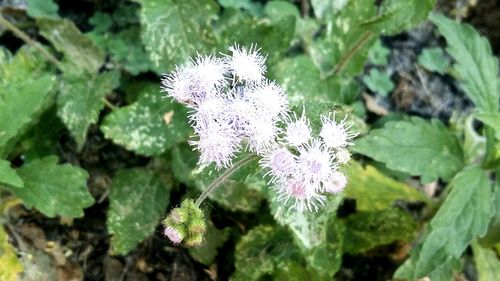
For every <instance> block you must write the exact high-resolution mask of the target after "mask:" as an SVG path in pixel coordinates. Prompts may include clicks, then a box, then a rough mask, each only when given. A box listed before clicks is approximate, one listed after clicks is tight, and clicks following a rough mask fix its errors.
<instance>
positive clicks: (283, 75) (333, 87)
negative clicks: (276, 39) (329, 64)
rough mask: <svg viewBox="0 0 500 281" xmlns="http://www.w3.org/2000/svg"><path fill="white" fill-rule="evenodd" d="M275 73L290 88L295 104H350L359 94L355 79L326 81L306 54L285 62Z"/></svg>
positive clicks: (286, 87)
mask: <svg viewBox="0 0 500 281" xmlns="http://www.w3.org/2000/svg"><path fill="white" fill-rule="evenodd" d="M272 70H273V73H274V75H275V76H276V79H277V80H278V82H279V83H280V84H281V86H283V87H284V88H285V89H286V91H287V93H288V100H289V101H290V103H291V104H295V105H297V104H302V103H303V102H305V101H311V100H313V101H333V102H338V103H349V102H352V101H353V100H354V99H355V98H356V97H357V96H358V94H359V88H358V87H357V85H356V84H355V83H354V82H353V80H352V79H341V78H339V77H335V76H329V77H326V78H323V77H321V74H320V72H319V70H318V69H317V68H316V67H315V66H314V63H313V62H312V60H311V59H310V58H309V57H307V56H304V55H301V56H297V57H294V58H287V59H284V60H282V61H281V62H280V63H278V64H277V65H276V66H274V67H273V69H272Z"/></svg>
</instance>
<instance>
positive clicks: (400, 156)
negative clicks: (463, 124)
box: [354, 117, 464, 183]
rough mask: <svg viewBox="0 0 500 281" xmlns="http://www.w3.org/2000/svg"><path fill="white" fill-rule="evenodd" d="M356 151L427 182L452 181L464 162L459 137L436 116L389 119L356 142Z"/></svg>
mask: <svg viewBox="0 0 500 281" xmlns="http://www.w3.org/2000/svg"><path fill="white" fill-rule="evenodd" d="M354 151H356V152H358V153H361V154H364V155H366V156H369V157H371V158H373V159H375V160H377V161H380V162H383V163H384V164H386V165H387V167H388V168H390V169H393V170H396V171H401V172H405V173H408V174H410V175H413V176H421V180H422V182H424V183H427V182H431V181H434V180H436V179H437V178H438V177H440V178H442V179H444V180H449V179H451V178H452V177H453V176H454V175H455V174H456V173H457V172H458V171H459V170H460V169H461V168H462V167H463V165H464V163H463V161H464V160H463V152H462V148H461V147H460V144H459V143H458V140H457V139H456V137H455V136H453V135H452V134H451V133H450V132H449V131H448V130H447V129H446V127H445V126H444V125H443V124H442V123H441V122H440V121H439V120H437V119H433V120H431V122H427V121H425V120H423V119H421V118H418V117H412V118H411V119H410V120H409V121H393V122H388V123H387V124H385V126H384V127H383V128H382V129H376V130H372V131H371V132H370V133H369V134H368V135H367V136H364V137H362V138H360V139H358V140H357V141H356V142H355V146H354Z"/></svg>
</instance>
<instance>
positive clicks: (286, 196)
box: [278, 178, 326, 212]
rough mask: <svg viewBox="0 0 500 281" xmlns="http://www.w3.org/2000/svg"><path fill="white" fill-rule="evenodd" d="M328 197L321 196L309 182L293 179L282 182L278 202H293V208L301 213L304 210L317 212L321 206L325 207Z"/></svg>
mask: <svg viewBox="0 0 500 281" xmlns="http://www.w3.org/2000/svg"><path fill="white" fill-rule="evenodd" d="M325 200H326V197H325V196H324V195H321V194H320V193H319V192H318V191H317V190H316V189H315V188H314V187H313V186H311V185H309V184H308V183H307V181H304V180H303V179H300V178H292V179H290V180H288V181H286V182H282V183H281V185H280V187H279V189H278V201H283V202H284V203H285V204H286V203H288V202H289V201H292V204H291V208H294V209H296V210H297V211H299V212H302V211H304V210H306V209H307V210H309V211H317V210H318V209H319V206H322V205H324V202H325Z"/></svg>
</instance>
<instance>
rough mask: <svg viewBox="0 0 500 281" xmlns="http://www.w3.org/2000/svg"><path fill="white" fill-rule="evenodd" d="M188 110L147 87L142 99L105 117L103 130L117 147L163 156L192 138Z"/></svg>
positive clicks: (142, 153) (142, 90)
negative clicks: (173, 147) (189, 137)
mask: <svg viewBox="0 0 500 281" xmlns="http://www.w3.org/2000/svg"><path fill="white" fill-rule="evenodd" d="M186 114H187V109H186V108H185V107H184V106H182V105H180V104H178V103H175V102H172V101H171V100H170V99H168V98H163V97H162V95H161V94H160V92H159V86H158V85H156V84H148V85H145V86H144V87H143V88H142V89H141V90H140V94H139V98H138V100H137V101H136V102H134V103H132V104H131V105H128V106H125V107H121V108H120V109H117V110H115V111H113V112H112V113H111V114H109V115H108V116H106V118H105V119H104V123H103V124H102V126H101V130H102V132H103V133H104V136H105V137H106V138H108V139H111V140H112V141H113V142H114V143H116V144H119V145H122V146H124V147H125V148H126V149H128V150H131V151H134V152H136V153H138V154H141V155H146V156H154V155H160V154H162V153H163V152H165V151H166V150H167V149H169V148H170V147H172V146H173V145H174V144H176V143H180V142H183V141H186V140H187V138H188V136H189V135H190V134H191V129H190V127H189V124H188V121H187V117H186Z"/></svg>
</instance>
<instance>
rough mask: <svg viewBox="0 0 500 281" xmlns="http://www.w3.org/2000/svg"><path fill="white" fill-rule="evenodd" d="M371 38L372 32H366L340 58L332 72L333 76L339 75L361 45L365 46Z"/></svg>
mask: <svg viewBox="0 0 500 281" xmlns="http://www.w3.org/2000/svg"><path fill="white" fill-rule="evenodd" d="M372 37H373V32H371V31H367V32H365V34H363V36H362V37H361V38H359V40H358V41H357V42H356V43H355V44H354V46H353V47H352V48H351V49H350V50H348V51H347V52H346V53H345V54H344V56H342V57H341V58H340V61H339V63H338V64H337V66H336V67H335V70H334V71H333V74H339V73H340V72H341V71H342V70H343V69H344V68H345V66H346V65H347V62H349V60H350V59H351V58H352V56H354V54H356V53H357V52H358V51H359V49H361V47H363V45H365V44H366V43H367V42H368V41H370V39H372Z"/></svg>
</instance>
